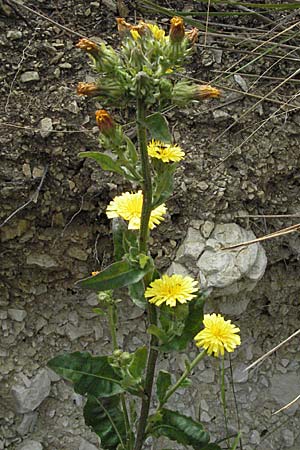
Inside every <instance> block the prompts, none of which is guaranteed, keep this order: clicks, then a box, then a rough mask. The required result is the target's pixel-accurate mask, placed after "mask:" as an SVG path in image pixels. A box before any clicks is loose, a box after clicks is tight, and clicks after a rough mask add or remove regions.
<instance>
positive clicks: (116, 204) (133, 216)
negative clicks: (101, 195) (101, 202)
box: [106, 191, 167, 230]
mask: <svg viewBox="0 0 300 450" xmlns="http://www.w3.org/2000/svg"><path fill="white" fill-rule="evenodd" d="M142 206H143V194H142V191H138V192H136V193H135V194H132V193H130V192H124V193H123V194H122V195H119V196H118V197H115V198H114V199H113V200H112V201H111V202H110V204H109V205H108V207H107V209H106V215H107V217H108V218H109V219H113V218H114V217H122V218H123V219H125V220H127V221H128V222H129V224H128V228H129V230H139V229H140V224H141V214H142ZM166 212H167V208H166V207H165V205H164V204H162V205H159V206H158V207H157V208H155V209H153V210H152V212H151V216H150V220H149V228H150V229H151V230H152V229H153V228H155V226H156V225H158V224H159V223H160V222H161V221H162V220H164V218H163V215H164V214H166Z"/></svg>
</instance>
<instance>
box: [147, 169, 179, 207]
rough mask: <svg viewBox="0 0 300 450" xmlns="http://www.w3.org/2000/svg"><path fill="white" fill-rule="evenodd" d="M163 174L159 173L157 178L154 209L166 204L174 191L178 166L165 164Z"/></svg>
mask: <svg viewBox="0 0 300 450" xmlns="http://www.w3.org/2000/svg"><path fill="white" fill-rule="evenodd" d="M164 166H165V168H164V171H163V172H162V173H158V174H157V175H156V178H155V189H154V195H153V204H152V207H153V208H156V207H157V206H159V205H161V204H162V203H164V202H165V201H166V200H167V199H168V198H169V197H170V196H171V195H172V194H173V189H174V172H175V169H176V166H177V164H176V163H175V164H164Z"/></svg>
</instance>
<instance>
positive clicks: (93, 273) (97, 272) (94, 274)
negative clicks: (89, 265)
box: [92, 270, 100, 277]
mask: <svg viewBox="0 0 300 450" xmlns="http://www.w3.org/2000/svg"><path fill="white" fill-rule="evenodd" d="M99 273H100V272H99V271H98V270H97V271H96V272H92V277H95V276H96V275H98V274H99Z"/></svg>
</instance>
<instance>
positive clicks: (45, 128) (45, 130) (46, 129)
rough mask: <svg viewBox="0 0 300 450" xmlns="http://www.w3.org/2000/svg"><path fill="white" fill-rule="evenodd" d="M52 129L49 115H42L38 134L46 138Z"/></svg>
mask: <svg viewBox="0 0 300 450" xmlns="http://www.w3.org/2000/svg"><path fill="white" fill-rule="evenodd" d="M52 130H53V124H52V119H50V117H44V119H42V120H41V121H40V134H41V136H42V137H43V138H46V137H48V136H49V134H51V131H52Z"/></svg>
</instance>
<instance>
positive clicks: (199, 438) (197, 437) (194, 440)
mask: <svg viewBox="0 0 300 450" xmlns="http://www.w3.org/2000/svg"><path fill="white" fill-rule="evenodd" d="M160 413H161V415H160V416H159V419H157V420H156V421H155V422H154V423H153V425H152V427H151V429H150V430H149V432H150V434H151V435H152V436H154V437H157V438H158V437H160V436H165V437H167V438H169V439H171V440H173V441H177V442H178V443H179V444H183V445H191V446H192V447H193V448H194V449H195V450H204V449H206V448H207V445H208V443H209V434H208V433H207V432H206V431H204V429H203V425H202V424H201V423H200V422H197V421H196V420H194V419H192V418H191V417H188V416H185V415H183V414H180V413H178V412H176V411H171V410H170V409H165V408H162V409H161V410H160Z"/></svg>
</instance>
